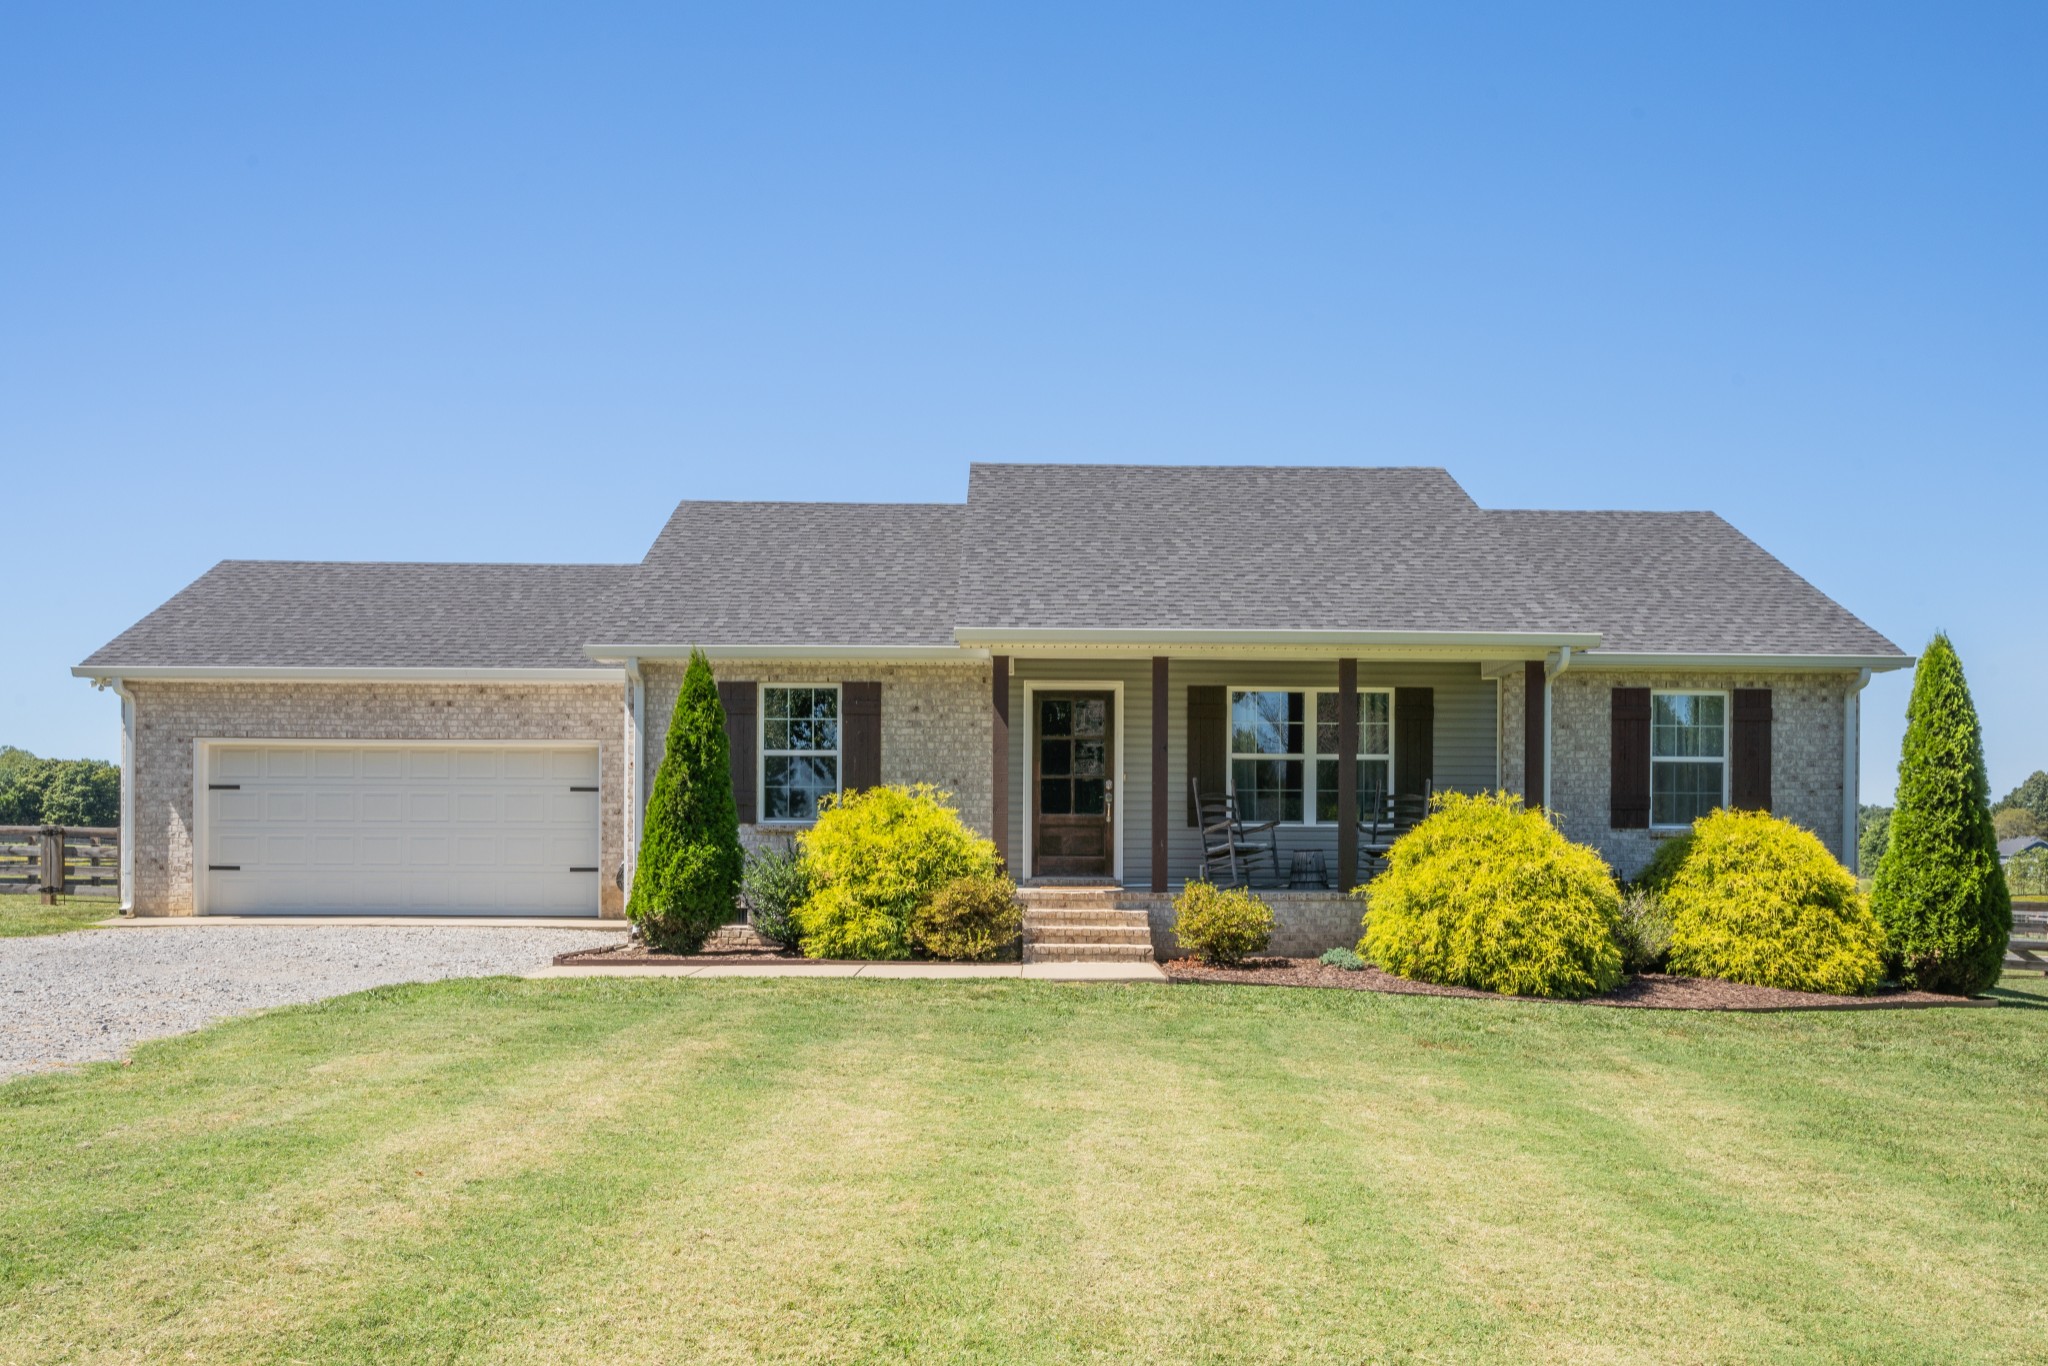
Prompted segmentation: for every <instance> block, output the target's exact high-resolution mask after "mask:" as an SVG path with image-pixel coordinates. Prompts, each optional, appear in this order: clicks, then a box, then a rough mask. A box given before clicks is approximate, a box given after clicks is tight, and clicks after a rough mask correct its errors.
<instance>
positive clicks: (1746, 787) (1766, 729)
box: [1728, 688, 1771, 811]
mask: <svg viewBox="0 0 2048 1366" xmlns="http://www.w3.org/2000/svg"><path fill="white" fill-rule="evenodd" d="M1731 700H1732V701H1733V703H1734V706H1733V708H1732V710H1733V712H1734V716H1733V718H1732V719H1733V720H1734V723H1735V724H1734V726H1733V728H1732V729H1731V732H1730V734H1729V737H1728V739H1729V747H1728V757H1729V761H1730V763H1731V764H1732V765H1733V767H1732V769H1731V771H1730V772H1729V774H1728V795H1729V802H1730V805H1732V806H1734V808H1735V809H1736V810H1738V811H1768V810H1770V809H1771V690H1770V689H1769V688H1737V689H1735V696H1734V697H1733V699H1731Z"/></svg>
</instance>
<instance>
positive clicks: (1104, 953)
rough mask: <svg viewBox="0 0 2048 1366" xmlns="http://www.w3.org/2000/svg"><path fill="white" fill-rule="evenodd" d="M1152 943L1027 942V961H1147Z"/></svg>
mask: <svg viewBox="0 0 2048 1366" xmlns="http://www.w3.org/2000/svg"><path fill="white" fill-rule="evenodd" d="M1151 959H1152V946H1151V945H1150V944H1026V945H1025V946H1024V961H1025V962H1027V963H1146V962H1150V961H1151Z"/></svg>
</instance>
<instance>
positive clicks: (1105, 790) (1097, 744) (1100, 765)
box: [1031, 692, 1116, 880]
mask: <svg viewBox="0 0 2048 1366" xmlns="http://www.w3.org/2000/svg"><path fill="white" fill-rule="evenodd" d="M1033 696H1034V697H1035V699H1036V700H1035V702H1034V703H1033V705H1034V707H1035V708H1036V709H1037V714H1036V715H1034V716H1033V717H1032V718H1031V720H1032V726H1031V738H1032V742H1033V745H1034V748H1035V751H1036V752H1035V753H1033V755H1032V756H1031V791H1032V797H1031V811H1032V817H1031V820H1032V825H1031V875H1032V876H1033V877H1099V878H1102V879H1104V880H1107V879H1109V878H1110V877H1112V876H1114V874H1115V872H1116V843H1115V839H1114V831H1115V828H1116V827H1115V817H1116V782H1115V779H1116V770H1115V768H1114V767H1113V766H1112V765H1113V760H1114V756H1115V754H1116V745H1115V725H1116V717H1115V716H1114V714H1113V712H1114V703H1115V700H1116V694H1114V693H1106V692H1041V693H1036V694H1034V695H1033Z"/></svg>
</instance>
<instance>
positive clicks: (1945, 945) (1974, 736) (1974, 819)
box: [1871, 635, 2012, 996]
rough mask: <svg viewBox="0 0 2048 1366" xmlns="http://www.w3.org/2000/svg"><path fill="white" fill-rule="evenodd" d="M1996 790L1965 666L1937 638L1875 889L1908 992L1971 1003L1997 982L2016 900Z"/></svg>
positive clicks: (1916, 679) (1919, 674) (1923, 670)
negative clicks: (1994, 813) (1998, 823)
mask: <svg viewBox="0 0 2048 1366" xmlns="http://www.w3.org/2000/svg"><path fill="white" fill-rule="evenodd" d="M1990 786H1991V785H1990V781H1989V779H1988V778H1987V777H1986V775H1985V772H1984V734H1983V730H1982V728H1981V727H1979V725H1978V724H1977V708H1976V707H1975V706H1974V705H1973V704H1972V703H1971V701H1970V686H1969V684H1968V683H1967V682H1966V681H1965V680H1964V678H1963V663H1962V661H1961V660H1960V659H1958V658H1956V652H1955V647H1954V646H1953V645H1951V644H1949V639H1948V637H1947V636H1946V635H1937V636H1935V638H1934V640H1933V642H1932V643H1931V644H1929V645H1928V647H1927V652H1926V653H1925V654H1923V655H1921V656H1920V666H1919V668H1918V669H1916V670H1915V671H1914V674H1913V700H1912V701H1911V702H1910V703H1908V704H1907V707H1906V741H1905V747H1904V750H1903V752H1902V753H1901V755H1900V758H1899V798H1898V808H1897V809H1896V810H1895V811H1893V813H1892V830H1891V842H1890V844H1888V845H1887V846H1886V848H1885V851H1884V857H1883V858H1882V859H1880V860H1879V861H1878V865H1877V881H1876V885H1875V886H1874V887H1873V889H1872V891H1871V909H1873V910H1874V911H1876V912H1877V918H1878V920H1879V921H1880V922H1882V923H1883V925H1884V928H1885V935H1886V939H1887V945H1886V956H1887V960H1888V966H1889V968H1890V970H1891V972H1892V974H1893V975H1894V976H1896V977H1897V978H1898V980H1899V981H1901V982H1903V983H1905V984H1906V985H1908V986H1914V987H1919V988H1920V989H1922V990H1923V991H1941V992H1949V993H1953V994H1955V995H1959V996H1968V995H1972V994H1974V993H1976V992H1979V991H1983V990H1984V989H1985V988H1987V987H1989V986H1991V985H1992V984H1994V983H1995V982H1997V981H1998V972H1999V967H2000V965H2001V964H2002V963H2003V962H2004V959H2005V941H2006V938H2007V936H2009V935H2010V934H2011V933H2012V896H2011V894H2010V893H2009V892H2008V891H2007V890H2006V885H2005V872H2004V870H2003V869H2002V868H2000V867H1999V866H1998V837H1997V835H1996V833H1995V832H1994V831H1993V830H1992V828H1991V805H1990V796H1991V793H1990Z"/></svg>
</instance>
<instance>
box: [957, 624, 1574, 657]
mask: <svg viewBox="0 0 2048 1366" xmlns="http://www.w3.org/2000/svg"><path fill="white" fill-rule="evenodd" d="M953 634H954V636H955V638H956V639H958V640H959V641H960V643H961V644H963V645H980V646H985V647H987V648H989V649H992V650H1006V651H1017V650H1021V649H1024V648H1027V647H1050V648H1054V649H1085V648H1089V647H1100V646H1128V647H1138V646H1173V647H1175V648H1179V649H1184V648H1189V647H1208V648H1214V649H1245V648H1263V649H1281V650H1334V651H1343V650H1437V651H1442V650H1457V651H1463V652H1465V653H1471V652H1473V651H1487V652H1490V654H1491V655H1492V656H1493V657H1496V658H1497V657H1499V656H1500V655H1502V654H1506V653H1526V654H1527V655H1528V656H1529V657H1530V658H1532V659H1534V658H1541V657H1542V656H1543V655H1545V654H1548V653H1550V652H1551V651H1554V650H1557V649H1559V648H1561V647H1564V646H1570V647H1571V648H1573V649H1575V650H1590V649H1593V648H1595V647H1596V646H1598V645H1599V643H1600V636H1599V633H1597V632H1593V631H1324V630H1295V631H1213V630H1187V629H1181V628H1168V627H1154V628H1138V629H1127V628H1122V627H1116V628H1107V629H1096V628H1086V627H1060V628H1026V627H978V626H962V627H958V628H956V629H955V630H954V632H953Z"/></svg>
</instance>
